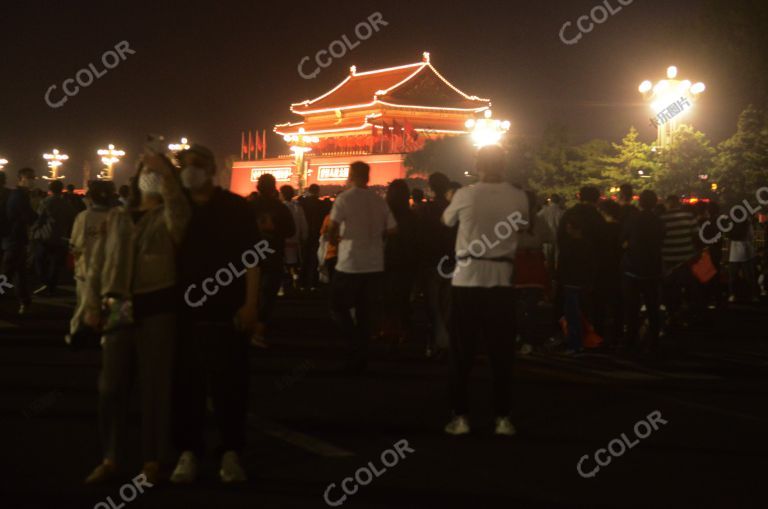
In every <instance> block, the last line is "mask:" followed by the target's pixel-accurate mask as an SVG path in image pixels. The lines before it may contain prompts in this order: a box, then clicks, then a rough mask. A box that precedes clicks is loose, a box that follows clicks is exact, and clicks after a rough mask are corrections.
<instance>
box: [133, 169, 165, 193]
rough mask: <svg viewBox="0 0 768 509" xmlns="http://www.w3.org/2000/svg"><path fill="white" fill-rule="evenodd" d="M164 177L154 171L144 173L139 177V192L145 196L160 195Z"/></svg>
mask: <svg viewBox="0 0 768 509" xmlns="http://www.w3.org/2000/svg"><path fill="white" fill-rule="evenodd" d="M162 186H163V177H161V176H160V174H159V173H156V172H154V171H142V172H141V175H139V191H141V192H142V193H145V194H160V190H161V189H162Z"/></svg>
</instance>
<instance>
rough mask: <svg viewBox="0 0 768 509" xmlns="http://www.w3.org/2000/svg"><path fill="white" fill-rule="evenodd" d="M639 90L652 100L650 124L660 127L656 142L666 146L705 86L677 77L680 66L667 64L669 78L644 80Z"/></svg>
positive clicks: (649, 100)
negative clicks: (653, 80) (655, 80)
mask: <svg viewBox="0 0 768 509" xmlns="http://www.w3.org/2000/svg"><path fill="white" fill-rule="evenodd" d="M638 90H639V91H640V93H641V94H643V99H645V100H646V101H648V102H649V103H650V107H651V111H652V112H653V118H651V124H652V125H655V126H656V128H657V137H656V144H657V145H658V146H659V147H661V148H666V147H668V146H669V144H670V143H671V142H672V135H673V133H674V132H675V129H677V126H678V125H679V123H680V120H681V118H682V117H683V116H684V114H685V112H686V111H688V110H689V109H690V108H692V107H693V104H694V102H695V101H696V100H697V99H698V98H699V96H700V95H701V93H702V92H704V90H706V86H705V85H704V83H702V82H697V83H694V84H692V83H691V81H690V80H679V79H677V67H675V66H674V65H671V66H669V67H667V79H664V80H660V81H658V82H656V83H655V84H654V83H652V82H651V81H649V80H645V81H643V82H642V83H640V86H639V87H638Z"/></svg>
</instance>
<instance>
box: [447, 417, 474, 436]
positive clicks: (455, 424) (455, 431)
mask: <svg viewBox="0 0 768 509" xmlns="http://www.w3.org/2000/svg"><path fill="white" fill-rule="evenodd" d="M445 432H446V433H448V434H449V435H466V434H467V433H469V421H468V420H467V418H466V417H464V416H463V415H456V416H454V417H453V418H452V419H451V420H450V422H449V423H448V424H446V425H445Z"/></svg>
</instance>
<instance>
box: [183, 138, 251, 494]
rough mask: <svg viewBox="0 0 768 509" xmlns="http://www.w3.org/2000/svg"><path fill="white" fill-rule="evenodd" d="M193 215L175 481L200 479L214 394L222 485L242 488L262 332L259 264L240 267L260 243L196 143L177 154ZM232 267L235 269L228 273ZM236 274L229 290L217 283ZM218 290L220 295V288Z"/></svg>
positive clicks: (241, 203) (186, 249) (245, 212)
mask: <svg viewBox="0 0 768 509" xmlns="http://www.w3.org/2000/svg"><path fill="white" fill-rule="evenodd" d="M178 158H179V161H180V162H181V164H182V169H181V182H182V184H183V185H184V187H185V188H186V189H187V193H188V196H189V199H190V202H191V206H192V217H191V219H190V222H189V227H188V228H187V232H186V235H185V236H184V240H183V242H182V244H181V249H180V251H179V262H178V268H179V291H180V295H179V296H178V297H177V300H178V302H180V303H181V311H180V318H181V320H180V324H181V325H180V334H179V339H178V348H177V362H176V376H175V378H176V380H175V392H174V412H173V414H174V417H173V422H174V437H175V438H176V446H177V448H178V449H179V450H180V451H182V453H181V456H180V457H179V461H178V463H177V466H176V469H175V470H174V472H173V474H172V475H171V482H173V483H179V484H188V483H192V482H194V481H195V480H196V479H197V475H198V460H199V458H201V457H202V455H203V452H204V450H205V443H204V439H203V436H204V425H205V406H206V392H207V388H210V393H211V397H212V399H213V408H214V412H215V414H216V422H217V424H218V428H219V429H218V431H219V436H220V440H221V443H220V447H219V452H220V453H221V468H220V470H219V477H220V478H221V480H222V481H223V482H227V483H229V482H242V481H245V480H246V473H245V471H244V469H243V468H242V466H241V465H240V457H239V455H240V454H241V453H242V450H243V449H244V448H245V437H246V418H247V402H248V339H249V337H250V334H252V333H254V332H256V331H257V330H259V328H260V324H259V322H258V318H259V316H258V304H259V302H258V298H259V279H260V265H258V264H257V265H255V266H253V267H250V268H247V267H244V266H242V260H243V257H244V253H246V252H248V251H249V250H252V249H253V248H254V245H256V244H258V243H259V242H260V237H259V233H258V226H257V224H256V217H255V216H254V214H253V212H252V210H251V208H250V205H249V204H248V202H246V200H245V199H244V198H242V197H240V196H238V195H236V194H233V193H231V192H229V191H226V190H224V189H222V188H220V187H217V186H215V185H214V183H213V177H214V174H215V172H216V163H215V160H214V156H213V153H212V152H211V151H210V150H209V149H207V148H206V147H203V146H201V145H196V144H195V145H192V147H190V148H189V149H188V150H186V151H184V152H182V153H180V154H179V155H178ZM228 268H229V269H228ZM230 269H232V270H234V271H235V272H234V273H233V272H230V274H234V277H231V280H230V282H229V284H223V283H219V282H218V281H216V278H219V281H226V279H221V275H222V274H223V272H221V271H222V270H224V271H225V272H226V270H230ZM214 288H215V290H214Z"/></svg>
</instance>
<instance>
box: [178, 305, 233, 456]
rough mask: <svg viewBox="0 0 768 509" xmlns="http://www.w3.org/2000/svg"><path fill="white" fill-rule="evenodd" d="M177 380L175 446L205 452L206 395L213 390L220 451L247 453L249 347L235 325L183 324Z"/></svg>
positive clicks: (224, 323) (180, 335)
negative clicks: (245, 449)
mask: <svg viewBox="0 0 768 509" xmlns="http://www.w3.org/2000/svg"><path fill="white" fill-rule="evenodd" d="M182 321H183V323H182V325H181V327H180V334H179V340H178V344H177V349H176V352H177V357H176V370H175V376H174V411H173V428H174V436H175V438H176V447H177V448H178V449H179V450H180V451H193V452H194V453H195V454H197V455H198V456H200V455H202V454H203V453H204V452H205V443H204V439H203V436H204V429H205V408H206V395H207V394H208V390H209V389H210V395H211V398H212V400H213V409H214V415H215V417H216V425H217V427H218V430H219V434H220V438H221V446H220V451H219V452H226V451H236V452H239V451H242V450H243V449H244V448H245V442H246V440H245V436H246V434H245V433H246V432H245V430H246V419H247V416H248V414H247V412H248V342H247V338H246V335H245V334H243V333H241V332H239V331H237V330H235V328H234V326H233V325H232V323H231V322H221V323H210V322H207V323H206V322H195V321H191V320H184V319H182Z"/></svg>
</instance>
